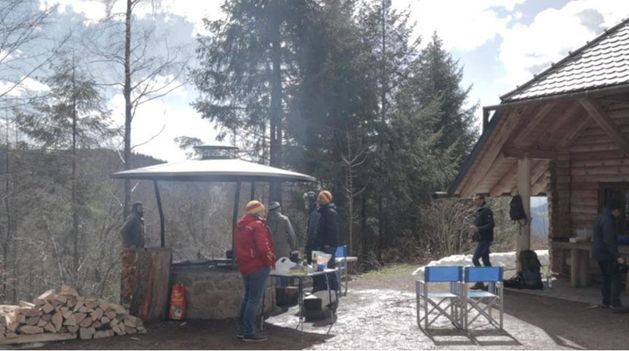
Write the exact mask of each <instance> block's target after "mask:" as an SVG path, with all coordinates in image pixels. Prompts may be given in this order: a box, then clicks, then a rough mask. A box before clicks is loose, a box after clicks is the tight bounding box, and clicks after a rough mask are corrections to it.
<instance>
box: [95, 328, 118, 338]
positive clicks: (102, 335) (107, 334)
mask: <svg viewBox="0 0 629 351" xmlns="http://www.w3.org/2000/svg"><path fill="white" fill-rule="evenodd" d="M110 336H114V332H113V330H111V329H109V330H100V331H97V332H96V333H94V339H100V338H108V337H110Z"/></svg>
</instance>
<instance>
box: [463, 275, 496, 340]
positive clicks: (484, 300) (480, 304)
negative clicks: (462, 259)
mask: <svg viewBox="0 0 629 351" xmlns="http://www.w3.org/2000/svg"><path fill="white" fill-rule="evenodd" d="M468 283H487V285H488V288H487V291H484V290H468V289H467V284H468ZM461 292H462V293H461V295H462V303H463V306H464V307H463V321H464V323H463V326H464V328H465V329H469V326H470V324H472V323H473V322H474V321H475V320H477V319H479V318H481V317H484V318H485V319H486V320H487V321H488V322H489V324H491V325H493V326H494V327H496V328H499V329H500V330H502V320H503V283H502V267H465V278H464V284H463V289H461ZM494 310H497V311H498V319H496V317H494V314H493V311H494ZM470 314H471V315H472V316H471V318H470Z"/></svg>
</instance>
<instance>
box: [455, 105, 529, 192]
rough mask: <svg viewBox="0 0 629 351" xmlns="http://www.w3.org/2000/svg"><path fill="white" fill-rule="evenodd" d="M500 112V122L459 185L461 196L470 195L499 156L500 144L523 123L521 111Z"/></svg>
mask: <svg viewBox="0 0 629 351" xmlns="http://www.w3.org/2000/svg"><path fill="white" fill-rule="evenodd" d="M502 113H505V115H503V116H502V117H501V118H500V120H499V121H498V123H500V124H499V125H498V126H496V129H495V130H494V133H493V135H491V136H490V138H489V140H488V141H487V143H486V144H485V145H483V149H482V150H481V152H480V153H479V156H480V157H479V158H478V159H477V160H476V162H474V163H473V164H472V167H471V168H470V169H469V171H468V173H467V175H466V177H465V178H464V180H463V182H462V183H461V185H460V187H459V188H460V189H461V191H460V192H459V193H460V194H461V195H462V196H467V195H471V194H473V193H474V192H475V190H474V188H475V187H476V185H477V184H478V183H479V182H480V181H481V180H482V179H484V178H485V176H486V175H487V173H488V172H489V171H490V169H491V165H492V164H494V162H495V161H496V159H497V158H498V157H499V156H500V154H501V149H502V146H503V145H504V144H505V143H506V142H507V141H508V140H509V138H510V137H511V134H512V133H513V131H514V130H517V129H518V127H519V126H521V124H522V123H523V122H522V120H523V118H522V115H523V114H524V112H523V111H520V110H518V111H503V112H502Z"/></svg>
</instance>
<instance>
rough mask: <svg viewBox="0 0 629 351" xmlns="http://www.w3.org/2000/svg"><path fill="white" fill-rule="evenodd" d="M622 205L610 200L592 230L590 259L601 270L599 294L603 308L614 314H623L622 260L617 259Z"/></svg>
mask: <svg viewBox="0 0 629 351" xmlns="http://www.w3.org/2000/svg"><path fill="white" fill-rule="evenodd" d="M622 207H623V206H622V205H621V203H620V202H619V201H616V200H611V201H609V203H608V204H607V207H606V208H605V209H604V210H603V212H602V213H601V214H600V215H599V216H598V217H597V218H596V221H594V228H593V230H592V257H594V259H595V260H597V261H598V265H599V266H600V268H601V275H602V281H603V283H602V285H601V294H602V297H603V307H605V308H610V309H612V310H613V311H614V312H624V311H625V309H623V308H622V304H621V303H620V271H619V270H618V265H619V264H624V259H623V258H621V257H619V254H618V242H617V228H618V227H617V223H616V221H617V219H618V217H620V215H621V213H622V212H621V211H622Z"/></svg>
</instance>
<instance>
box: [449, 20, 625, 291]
mask: <svg viewBox="0 0 629 351" xmlns="http://www.w3.org/2000/svg"><path fill="white" fill-rule="evenodd" d="M516 192H517V193H519V194H520V195H521V196H522V198H523V202H524V206H525V209H526V210H527V212H528V213H530V196H536V195H546V196H547V197H548V207H549V224H550V228H549V229H550V230H549V247H550V259H551V266H552V270H553V272H556V273H559V274H563V275H565V276H569V277H570V279H571V282H572V285H573V286H575V287H578V286H585V285H588V284H589V283H590V280H591V278H593V277H596V276H598V268H597V265H596V262H594V260H592V259H590V250H589V247H590V243H589V242H587V241H584V242H577V243H571V242H570V240H569V239H570V238H571V237H575V236H576V234H577V232H582V233H587V232H591V228H592V225H593V222H594V219H595V218H596V216H597V214H598V212H599V210H600V209H601V208H602V207H603V206H604V205H605V203H606V199H608V198H610V197H612V196H614V197H617V198H619V199H621V200H622V201H624V203H625V209H624V211H623V218H622V227H623V231H624V234H629V225H628V224H629V20H625V21H623V22H622V23H620V24H618V25H616V26H615V27H613V28H610V29H609V30H606V31H605V32H604V33H603V34H601V35H600V36H598V37H597V38H595V39H594V40H592V41H590V42H588V44H587V45H585V46H583V47H581V48H579V49H578V50H576V51H574V52H571V53H570V55H569V56H567V57H565V58H564V59H563V60H561V61H559V62H558V63H555V64H552V65H551V67H549V68H548V69H546V70H545V71H543V72H541V73H539V74H537V75H535V77H534V78H533V79H532V80H530V81H528V82H526V83H525V84H523V85H521V86H519V87H518V88H517V89H515V90H513V91H511V92H509V93H507V94H505V95H503V96H502V97H501V103H500V104H499V105H496V106H490V107H486V108H485V109H484V115H483V133H482V135H481V138H480V139H479V141H478V143H477V144H476V146H475V147H474V149H473V151H472V153H471V154H470V155H469V157H468V159H467V160H466V162H465V163H464V164H463V166H462V167H461V170H460V172H459V174H458V176H457V178H456V179H455V181H454V182H453V183H452V184H451V187H450V189H449V193H450V194H453V195H458V196H462V197H469V196H471V195H473V194H474V193H486V194H489V195H490V196H492V197H495V196H511V195H512V194H514V193H516ZM529 246H530V225H526V226H524V227H522V228H521V233H520V235H518V242H517V248H518V250H522V249H527V248H529ZM621 252H622V253H623V254H624V255H626V256H628V257H629V247H627V248H625V247H622V248H621ZM592 273H596V274H592ZM627 285H628V286H629V284H627Z"/></svg>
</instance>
